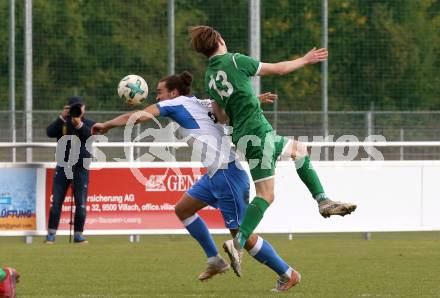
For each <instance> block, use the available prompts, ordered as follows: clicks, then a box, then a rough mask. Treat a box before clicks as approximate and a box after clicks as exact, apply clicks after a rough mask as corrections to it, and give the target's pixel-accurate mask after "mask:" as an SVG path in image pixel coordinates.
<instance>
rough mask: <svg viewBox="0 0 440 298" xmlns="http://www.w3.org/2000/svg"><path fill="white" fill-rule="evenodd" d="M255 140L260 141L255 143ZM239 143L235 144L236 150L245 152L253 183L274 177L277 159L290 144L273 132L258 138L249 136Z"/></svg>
mask: <svg viewBox="0 0 440 298" xmlns="http://www.w3.org/2000/svg"><path fill="white" fill-rule="evenodd" d="M256 139H259V140H260V141H256ZM240 141H241V144H240V142H239V143H238V144H237V149H238V150H239V151H241V152H246V153H245V157H246V160H247V162H248V163H249V168H250V172H251V176H252V180H254V182H258V181H260V180H264V179H268V178H270V177H273V176H274V175H275V167H276V162H277V160H278V157H280V156H281V154H282V153H283V149H284V148H285V147H286V145H288V144H289V142H290V140H289V139H288V138H286V137H282V136H279V135H277V134H275V133H274V132H273V131H269V132H267V133H265V134H260V135H259V136H249V137H248V140H246V139H243V140H240ZM240 145H241V146H240ZM246 145H247V146H246ZM244 146H246V147H245V148H246V149H245V150H243V149H244ZM240 147H242V148H240ZM289 154H290V152H289Z"/></svg>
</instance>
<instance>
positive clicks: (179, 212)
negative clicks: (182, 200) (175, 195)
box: [174, 203, 194, 220]
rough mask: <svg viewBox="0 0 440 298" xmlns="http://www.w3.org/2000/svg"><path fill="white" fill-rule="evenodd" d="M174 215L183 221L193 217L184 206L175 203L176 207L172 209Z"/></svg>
mask: <svg viewBox="0 0 440 298" xmlns="http://www.w3.org/2000/svg"><path fill="white" fill-rule="evenodd" d="M174 213H176V216H177V217H178V218H179V219H180V220H184V219H186V218H188V217H190V216H192V215H194V213H193V212H191V211H190V210H188V209H187V208H185V206H184V205H182V204H179V203H177V204H176V206H175V207H174Z"/></svg>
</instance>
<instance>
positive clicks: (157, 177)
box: [46, 168, 225, 231]
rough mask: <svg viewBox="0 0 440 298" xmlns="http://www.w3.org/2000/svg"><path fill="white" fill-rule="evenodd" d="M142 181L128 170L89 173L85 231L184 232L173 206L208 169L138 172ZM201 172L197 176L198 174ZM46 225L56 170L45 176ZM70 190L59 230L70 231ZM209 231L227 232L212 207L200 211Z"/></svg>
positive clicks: (220, 218) (51, 170)
mask: <svg viewBox="0 0 440 298" xmlns="http://www.w3.org/2000/svg"><path fill="white" fill-rule="evenodd" d="M137 170H138V173H137V175H136V176H138V177H139V174H141V176H142V179H140V180H142V181H141V182H140V181H138V179H136V176H135V175H134V174H133V173H132V172H131V170H130V169H128V168H104V169H100V170H93V169H92V170H90V176H89V180H90V183H89V191H88V198H87V219H86V225H85V230H86V231H87V230H88V231H90V230H149V229H183V228H184V227H183V225H182V223H181V222H180V221H179V219H178V218H177V217H176V215H175V213H174V206H175V204H176V203H177V202H178V200H179V199H180V198H181V196H182V195H183V194H184V192H185V191H186V190H187V189H188V188H189V187H191V186H192V185H193V184H194V183H195V182H196V181H197V180H198V179H199V178H200V177H201V175H202V174H203V173H205V172H206V171H205V169H199V168H179V173H176V172H175V171H173V169H169V170H167V168H142V169H137ZM197 172H198V173H197ZM46 174H47V175H46V222H47V219H48V216H49V209H50V206H51V200H52V183H53V174H54V169H47V173H46ZM70 206H71V191H70V189H69V191H68V193H67V195H66V199H65V201H64V205H63V209H62V213H61V221H60V226H59V229H60V230H68V229H69V221H70V208H71V207H70ZM199 215H200V216H201V217H203V219H204V220H205V222H206V224H207V225H208V227H209V228H214V229H224V228H225V227H224V222H223V219H222V217H221V213H220V212H219V211H218V210H216V209H214V208H211V207H209V206H208V207H207V208H205V209H203V210H201V211H200V212H199Z"/></svg>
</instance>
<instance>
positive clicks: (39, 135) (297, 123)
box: [0, 111, 440, 161]
mask: <svg viewBox="0 0 440 298" xmlns="http://www.w3.org/2000/svg"><path fill="white" fill-rule="evenodd" d="M58 113H59V111H34V112H33V132H32V134H33V141H34V142H49V141H53V140H51V139H49V138H47V136H46V127H47V125H48V124H49V123H50V122H51V121H53V120H54V119H56V117H57V115H58ZM120 113H121V112H115V111H90V112H87V117H88V118H90V119H93V120H94V121H105V120H108V119H111V118H113V117H115V116H117V115H119V114H120ZM328 115H329V117H328V119H329V134H330V135H332V136H334V137H333V139H329V141H337V140H338V138H340V137H341V136H344V135H353V136H355V137H356V138H357V139H358V140H359V141H364V140H365V139H366V137H367V136H369V135H382V136H384V137H385V139H386V140H387V141H394V142H395V141H398V142H411V141H438V140H440V122H439V121H438V118H439V117H440V112H384V111H368V112H329V113H328ZM10 116H11V115H10V113H9V112H4V111H0V121H1V123H9V122H8V119H9V117H10ZM266 116H267V118H268V119H269V121H270V122H271V124H272V126H273V127H274V128H275V129H276V130H277V132H278V133H279V134H280V135H286V136H294V137H295V138H300V139H301V140H302V141H309V142H312V141H323V137H322V136H323V134H322V122H321V121H322V112H284V111H283V112H277V113H276V112H266ZM159 121H160V122H161V124H162V125H163V126H166V125H167V124H168V120H167V119H163V118H160V119H159ZM152 125H154V124H152V123H142V124H140V125H138V126H137V127H136V129H135V133H136V134H139V133H140V132H141V131H143V130H144V129H146V128H147V127H152ZM24 127H25V117H24V113H23V112H17V113H16V128H17V130H16V136H17V137H16V141H17V142H24V141H25V140H26V138H25V128H24ZM108 137H109V141H111V142H121V141H123V140H124V138H123V129H113V130H112V131H110V132H109V134H108ZM11 141H12V129H11V127H10V126H8V125H3V126H2V127H0V142H11ZM143 141H146V142H148V141H153V139H148V138H147V139H145V140H143ZM163 141H170V142H172V141H175V138H174V137H173V136H171V135H169V136H163ZM329 150H330V151H329V153H328V154H327V158H326V156H325V155H324V153H323V155H322V156H321V159H323V160H325V159H328V160H332V159H333V156H334V154H333V152H332V149H331V148H330V149H329ZM381 150H382V152H383V154H384V157H385V159H386V160H424V159H427V160H429V159H431V160H436V159H437V160H438V159H440V149H439V148H436V147H410V148H404V147H395V146H394V147H385V148H382V149H381ZM104 151H105V152H106V153H107V154H108V156H109V157H111V158H113V157H121V155H123V151H122V150H121V149H116V148H106V149H104ZM16 152H17V159H16V160H18V161H24V160H25V149H17V151H16ZM54 152H55V151H54V149H49V150H48V149H47V148H46V149H34V150H33V158H32V160H33V161H53V158H54ZM144 152H145V149H142V148H137V149H136V150H135V154H136V155H137V156H140V155H141V154H143V153H144ZM323 152H324V151H323ZM189 156H190V154H189V150H188V149H186V148H180V149H176V158H177V160H181V161H186V160H189ZM362 157H365V155H360V156H359V158H362ZM12 160H13V156H12V151H11V150H10V149H5V148H3V149H0V161H12Z"/></svg>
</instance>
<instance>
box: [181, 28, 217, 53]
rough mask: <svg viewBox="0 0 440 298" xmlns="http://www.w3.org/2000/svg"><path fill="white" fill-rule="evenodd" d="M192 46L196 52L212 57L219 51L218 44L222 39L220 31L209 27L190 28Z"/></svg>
mask: <svg viewBox="0 0 440 298" xmlns="http://www.w3.org/2000/svg"><path fill="white" fill-rule="evenodd" d="M188 33H189V36H190V38H191V46H192V48H193V49H194V50H196V52H199V53H202V54H203V55H205V56H206V57H208V58H209V57H211V56H212V55H213V54H214V53H215V52H216V51H217V50H218V43H219V41H220V38H221V37H222V36H221V35H220V33H218V31H216V30H215V29H214V28H212V27H209V26H191V27H188Z"/></svg>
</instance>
